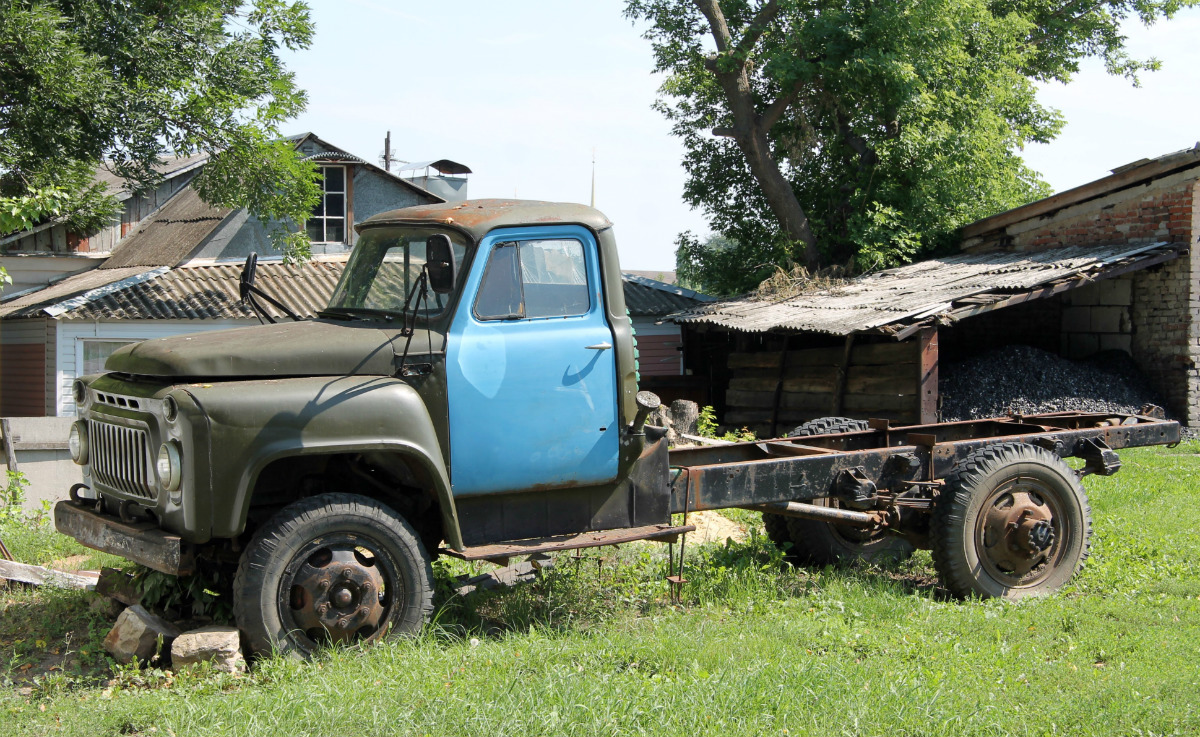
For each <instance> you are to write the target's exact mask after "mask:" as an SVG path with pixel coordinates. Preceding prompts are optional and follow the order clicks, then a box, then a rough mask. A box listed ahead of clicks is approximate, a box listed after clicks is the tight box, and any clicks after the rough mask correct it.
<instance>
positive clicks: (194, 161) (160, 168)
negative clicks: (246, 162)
mask: <svg viewBox="0 0 1200 737" xmlns="http://www.w3.org/2000/svg"><path fill="white" fill-rule="evenodd" d="M208 158H209V156H208V154H207V153H197V154H192V155H191V156H170V157H167V158H165V159H162V160H161V161H160V162H159V163H158V164H157V165H155V167H154V170H155V171H156V172H158V173H159V174H161V175H162V176H163V178H164V179H170V178H172V177H173V176H175V175H176V174H180V173H183V172H185V171H188V170H190V169H194V168H196V167H197V166H199V165H201V164H204V163H205V162H207V161H208ZM95 179H96V181H97V182H99V183H100V184H103V185H104V186H105V188H106V189H107V190H108V193H109V194H112V195H116V197H117V199H118V200H127V199H129V198H130V197H132V196H133V194H132V193H130V192H129V190H127V189H125V183H126V181H127V180H126V179H125V178H124V177H119V176H117V175H116V174H113V173H112V172H111V171H109V170H108V167H107V166H106V165H104V164H101V165H100V166H98V167H96V174H95Z"/></svg>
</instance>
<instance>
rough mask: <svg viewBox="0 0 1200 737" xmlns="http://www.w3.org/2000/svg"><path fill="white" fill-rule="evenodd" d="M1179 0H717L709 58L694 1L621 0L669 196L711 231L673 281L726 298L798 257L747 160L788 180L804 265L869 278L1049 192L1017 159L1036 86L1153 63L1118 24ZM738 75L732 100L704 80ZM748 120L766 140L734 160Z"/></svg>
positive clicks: (683, 248)
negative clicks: (846, 269)
mask: <svg viewBox="0 0 1200 737" xmlns="http://www.w3.org/2000/svg"><path fill="white" fill-rule="evenodd" d="M1196 2H1197V0H1098V1H1097V2H1088V3H1062V2H1058V1H1057V0H896V1H895V2H887V3H880V2H874V1H873V0H848V1H846V0H770V1H769V2H761V1H759V0H723V1H722V2H720V3H719V4H717V3H713V5H714V6H717V9H718V11H723V17H724V19H725V21H726V22H727V24H728V27H729V33H730V38H731V43H730V44H729V45H728V46H727V47H725V48H720V47H719V48H718V50H717V51H716V52H714V50H713V39H712V38H710V36H711V35H712V34H711V24H710V22H709V20H708V18H706V16H705V14H704V13H703V12H702V11H701V7H702V6H707V5H708V4H709V0H627V2H626V8H625V12H626V15H628V16H629V17H631V18H636V19H640V20H644V21H648V22H649V23H650V27H649V29H648V30H647V32H646V38H647V39H648V40H649V41H650V42H651V45H652V48H653V51H654V55H655V71H657V72H660V73H663V74H665V75H666V80H665V82H664V83H663V85H662V87H661V90H660V98H659V101H658V102H657V104H656V108H657V109H658V110H659V111H660V112H661V113H662V114H663V115H664V116H666V118H667V119H668V120H669V121H671V123H672V124H673V129H672V130H673V133H674V135H676V136H678V137H679V138H681V139H682V140H683V142H684V144H685V151H686V153H685V155H684V161H683V164H684V167H685V169H686V170H687V173H688V180H687V183H686V185H685V189H684V197H685V200H686V201H687V202H688V203H689V204H691V205H693V206H694V207H697V208H700V209H702V210H703V211H704V212H705V213H706V214H707V216H708V218H709V222H710V225H711V227H712V229H713V231H715V232H716V233H717V234H718V235H719V236H720V238H718V239H715V240H712V241H710V242H708V243H703V242H700V241H698V240H697V239H696V238H695V237H694V236H691V235H690V234H684V236H682V237H681V239H680V241H679V244H678V245H679V246H680V248H679V250H678V254H677V255H678V260H679V264H678V269H679V271H680V273H681V274H688V275H690V277H691V278H693V279H696V278H698V277H699V278H700V280H701V281H703V282H704V283H705V284H706V285H707V284H709V283H713V284H716V285H717V286H718V291H719V292H720V293H724V294H729V293H736V292H742V291H748V290H749V289H751V288H753V287H754V286H755V284H757V280H761V278H763V277H764V275H766V274H769V273H770V271H771V268H770V267H773V266H775V265H779V266H783V267H784V268H789V267H790V263H791V262H795V263H805V259H804V254H803V252H802V246H801V244H800V243H797V242H794V241H793V240H792V239H791V238H790V237H789V236H788V235H787V234H786V233H785V232H784V231H785V230H786V229H784V228H782V227H781V225H780V215H779V213H778V211H777V209H778V208H777V207H776V205H775V203H774V202H772V201H768V198H767V196H766V195H765V194H764V186H763V184H762V182H763V175H762V174H761V171H755V170H754V167H755V166H758V167H759V169H762V168H764V167H765V168H766V169H773V170H775V171H777V172H779V173H781V174H782V176H783V177H784V178H785V179H786V181H787V182H788V183H790V186H791V189H792V192H793V193H794V195H795V198H796V201H798V203H799V205H800V207H801V208H802V209H803V211H804V213H806V214H807V217H808V220H809V224H810V225H811V229H812V231H813V233H814V235H815V237H816V241H817V243H818V245H819V247H820V250H821V252H822V254H823V259H822V263H839V264H840V263H845V262H847V261H848V260H850V259H851V258H853V259H854V260H855V263H856V264H857V267H858V269H859V270H860V271H861V270H870V269H878V268H884V267H888V266H892V265H895V264H899V263H904V262H907V261H908V260H910V259H911V258H913V257H914V256H916V255H924V254H930V253H935V252H938V251H939V250H942V249H947V248H949V247H951V246H952V245H953V244H954V243H955V242H956V236H955V232H956V230H957V229H958V228H959V227H961V226H962V225H964V224H967V223H970V222H972V221H974V220H977V219H979V218H982V217H986V216H988V215H991V214H994V213H996V212H999V211H1002V210H1005V209H1008V208H1011V207H1014V206H1017V205H1020V204H1024V203H1025V202H1028V201H1030V200H1031V199H1034V198H1037V197H1041V196H1044V195H1046V194H1048V193H1049V189H1048V187H1047V186H1046V185H1045V183H1044V182H1042V181H1041V180H1040V179H1039V177H1038V175H1037V174H1036V173H1035V172H1033V171H1031V170H1030V169H1029V168H1028V167H1027V166H1026V165H1025V163H1024V161H1023V160H1022V159H1021V157H1020V155H1019V151H1020V150H1021V148H1022V147H1023V146H1024V145H1025V144H1027V143H1031V142H1047V141H1050V140H1052V139H1053V138H1054V137H1055V136H1056V135H1057V134H1058V133H1059V131H1060V130H1061V128H1062V125H1063V119H1062V116H1061V115H1060V114H1059V113H1058V111H1056V110H1053V109H1050V108H1047V107H1045V106H1043V105H1042V104H1040V103H1039V102H1038V100H1037V95H1036V92H1037V87H1036V85H1037V84H1038V83H1040V82H1046V81H1050V80H1057V81H1061V82H1067V81H1069V80H1070V79H1071V77H1072V75H1073V74H1074V73H1075V72H1076V71H1077V70H1078V68H1079V64H1080V62H1081V61H1082V60H1083V59H1085V58H1089V57H1099V58H1101V59H1103V60H1104V62H1105V64H1106V66H1107V68H1108V70H1109V71H1110V72H1111V73H1113V74H1120V75H1123V76H1125V77H1128V78H1130V79H1131V80H1133V81H1134V82H1135V83H1136V80H1137V75H1138V73H1139V72H1142V71H1147V70H1153V69H1156V68H1157V67H1158V62H1157V61H1156V60H1154V59H1147V60H1138V59H1133V58H1131V57H1130V56H1129V55H1128V54H1127V53H1126V51H1125V48H1124V43H1125V37H1124V36H1123V35H1122V34H1121V31H1120V25H1121V23H1122V21H1124V20H1125V19H1127V18H1138V19H1140V20H1141V21H1142V22H1144V23H1152V22H1154V21H1155V20H1157V19H1160V18H1169V17H1171V16H1172V15H1173V14H1174V13H1175V12H1176V11H1177V10H1179V9H1180V8H1182V7H1187V6H1192V5H1195V4H1196ZM709 9H710V10H711V8H709ZM739 69H744V71H745V75H744V83H745V85H744V86H745V87H746V88H747V89H748V97H747V98H746V100H745V102H746V105H745V109H741V108H739V107H738V106H737V105H736V104H734V103H736V102H738V101H737V99H735V97H736V96H735V95H733V93H731V92H730V91H729V89H727V87H726V86H723V85H724V82H719V80H720V79H721V78H720V75H721V74H725V73H731V72H733V71H737V70H739ZM753 126H760V127H761V128H763V129H765V130H764V132H763V135H764V136H765V138H764V139H763V140H764V141H765V142H766V148H765V150H762V151H755V150H753V149H752V147H751V149H749V150H750V153H748V152H747V151H748V148H747V146H748V144H747V143H746V141H749V140H750V139H751V138H752V136H750V133H749V132H748V131H751V129H752V128H753ZM751 143H753V141H751ZM751 154H755V155H751Z"/></svg>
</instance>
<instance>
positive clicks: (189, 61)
mask: <svg viewBox="0 0 1200 737" xmlns="http://www.w3.org/2000/svg"><path fill="white" fill-rule="evenodd" d="M312 34H313V28H312V24H311V22H310V20H309V13H308V8H307V6H306V5H305V4H304V3H303V2H288V1H287V0H252V1H251V2H245V3H243V2H238V1H236V0H186V1H184V2H172V3H162V2H158V0H130V1H129V2H123V3H119V4H113V3H111V2H107V1H106V0H31V1H29V2H8V3H4V4H0V79H3V80H4V84H3V85H0V233H7V232H11V231H13V230H21V229H24V228H28V227H31V226H32V225H34V224H37V223H39V222H42V221H44V220H45V219H47V218H50V217H54V218H62V219H65V220H66V221H67V222H68V223H69V224H70V225H71V226H72V227H73V228H74V229H76V230H81V231H86V230H88V229H90V228H94V227H96V226H97V225H99V224H100V223H103V222H106V221H108V220H109V219H110V218H111V217H112V215H113V213H114V212H116V210H117V205H116V202H115V200H114V198H113V197H112V193H109V192H105V190H104V189H103V187H101V186H99V185H96V184H95V183H94V181H93V172H94V170H95V167H96V165H97V164H98V163H99V162H101V161H103V165H104V167H105V168H107V169H108V170H109V171H111V172H112V173H114V174H116V175H118V176H120V177H123V178H125V179H126V180H127V181H128V182H129V186H130V187H131V189H133V190H144V189H148V188H152V187H154V186H156V184H157V183H158V182H159V181H160V180H161V176H160V175H159V174H158V173H157V171H156V170H155V167H156V165H157V164H158V163H159V162H160V160H161V159H162V157H164V156H166V155H170V154H174V155H179V156H187V155H192V154H195V153H199V152H215V155H214V157H213V160H212V161H211V162H210V163H209V164H208V165H207V166H206V168H205V171H204V172H203V173H202V174H201V175H200V177H199V179H198V181H197V189H198V191H199V192H200V194H201V196H202V197H203V198H204V199H205V200H206V201H207V202H210V203H212V204H214V205H219V206H227V207H245V208H246V209H248V210H249V212H250V214H251V215H254V216H255V217H258V218H259V219H260V220H262V221H264V222H270V221H278V222H281V223H284V224H286V225H281V226H279V227H277V228H275V230H274V231H273V232H272V233H271V236H272V239H273V241H274V243H275V244H276V246H277V247H279V248H280V249H281V250H283V251H284V253H285V255H287V256H288V257H303V256H305V255H306V254H307V240H306V239H304V238H302V237H301V235H299V234H297V233H296V225H295V224H298V223H302V222H303V221H304V219H305V218H306V217H307V215H308V213H309V212H310V211H311V209H312V207H313V206H314V205H315V204H316V202H317V200H318V197H319V188H318V186H317V184H316V182H315V179H314V176H315V167H313V165H312V164H310V163H305V162H302V161H300V160H298V159H297V157H295V156H294V155H291V149H290V146H287V145H286V144H285V143H281V142H279V141H277V140H275V139H277V138H278V137H279V126H280V124H282V123H283V122H284V121H286V120H288V119H290V118H292V117H294V116H295V115H297V114H298V113H299V112H301V111H302V110H303V109H304V105H305V99H306V98H305V95H304V93H303V91H301V90H299V89H298V88H297V87H296V85H295V80H294V77H293V75H292V73H291V72H289V71H288V70H287V69H286V68H285V67H284V65H283V62H282V61H281V59H280V57H279V51H280V49H281V48H287V49H300V48H306V47H308V45H309V44H310V43H311V41H312ZM285 154H287V155H285Z"/></svg>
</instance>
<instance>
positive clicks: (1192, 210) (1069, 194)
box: [962, 145, 1200, 426]
mask: <svg viewBox="0 0 1200 737" xmlns="http://www.w3.org/2000/svg"><path fill="white" fill-rule="evenodd" d="M1198 237H1200V145H1198V146H1197V148H1193V149H1188V150H1185V151H1180V152H1177V153H1173V154H1168V155H1166V156H1162V157H1159V158H1157V159H1143V160H1142V161H1137V162H1134V163H1132V164H1127V165H1125V166H1122V167H1119V168H1117V169H1114V170H1113V172H1112V174H1111V175H1110V176H1107V177H1104V178H1103V179H1099V180H1097V181H1094V182H1091V183H1089V184H1085V185H1083V186H1081V187H1076V188H1075V189H1071V190H1068V191H1066V192H1061V193H1059V194H1056V195H1054V196H1053V197H1048V198H1046V199H1044V200H1039V201H1037V202H1032V203H1030V204H1028V205H1025V206H1024V207H1019V208H1017V209H1015V210H1011V211H1009V212H1005V213H1001V214H999V215H995V216H993V217H990V218H987V219H986V220H980V221H979V222H976V223H973V224H971V225H969V226H967V227H966V228H964V229H963V246H962V247H963V251H964V252H965V253H983V252H989V251H1011V252H1027V253H1028V252H1038V251H1044V250H1046V249H1052V248H1059V247H1062V246H1071V245H1084V246H1086V245H1091V244H1106V245H1107V244H1129V245H1137V244H1150V243H1156V242H1165V243H1171V244H1178V245H1179V246H1180V247H1181V249H1182V250H1183V251H1184V252H1183V253H1182V254H1181V255H1180V257H1178V258H1175V259H1171V260H1169V261H1165V262H1163V263H1161V264H1156V265H1153V268H1141V269H1138V270H1132V271H1129V272H1128V273H1125V274H1119V275H1114V276H1112V277H1110V278H1109V279H1106V280H1104V281H1098V282H1096V283H1095V284H1091V285H1088V286H1084V287H1081V288H1079V289H1076V290H1073V291H1071V292H1067V293H1064V294H1063V295H1062V296H1061V297H1060V298H1058V299H1057V300H1055V301H1054V302H1051V303H1048V304H1045V305H1038V306H1037V308H1038V309H1037V311H1038V312H1041V313H1042V314H1041V315H1032V319H1036V320H1040V321H1042V322H1043V323H1046V322H1050V323H1051V324H1052V323H1053V320H1054V317H1055V316H1057V317H1058V324H1059V328H1060V333H1059V336H1058V349H1059V352H1060V353H1061V354H1062V355H1064V356H1066V357H1068V358H1086V357H1087V356H1089V355H1092V354H1094V353H1096V352H1097V351H1102V350H1111V349H1116V350H1123V351H1126V352H1128V353H1129V354H1131V355H1132V356H1133V358H1134V360H1135V361H1136V362H1137V364H1138V366H1139V367H1140V368H1141V369H1142V371H1143V372H1145V373H1146V375H1147V376H1148V377H1149V378H1150V380H1151V382H1152V383H1153V385H1154V387H1155V389H1157V390H1158V391H1159V392H1160V393H1161V394H1162V395H1163V397H1164V399H1166V401H1167V403H1168V405H1169V409H1170V410H1171V411H1172V413H1173V414H1174V415H1175V416H1177V417H1179V418H1181V419H1182V418H1186V419H1187V422H1188V424H1190V425H1193V426H1200V367H1198V366H1197V358H1198V357H1200V320H1198V319H1197V318H1198V317H1200V284H1197V276H1198V275H1200V274H1198V272H1197V266H1196V264H1195V259H1194V258H1193V257H1192V255H1191V254H1190V253H1188V252H1187V251H1188V250H1190V249H1191V248H1192V247H1194V246H1195V244H1196V242H1197V238H1198ZM1014 317H1016V316H1014ZM1027 317H1029V316H1027ZM1047 318H1049V320H1047Z"/></svg>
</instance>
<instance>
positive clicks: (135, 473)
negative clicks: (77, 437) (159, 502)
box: [88, 420, 158, 500]
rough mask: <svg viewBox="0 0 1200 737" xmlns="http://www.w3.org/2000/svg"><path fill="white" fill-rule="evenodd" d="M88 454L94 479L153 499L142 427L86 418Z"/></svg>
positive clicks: (146, 440)
mask: <svg viewBox="0 0 1200 737" xmlns="http://www.w3.org/2000/svg"><path fill="white" fill-rule="evenodd" d="M88 443H89V445H90V446H91V447H90V449H89V451H88V454H89V455H90V462H91V465H92V474H93V475H94V476H95V477H96V481H98V482H100V483H101V484H104V485H105V486H107V487H109V488H110V489H114V490H116V491H120V492H123V493H125V494H129V495H130V496H136V497H141V498H142V499H151V500H153V499H155V498H157V496H158V488H157V485H156V484H154V483H151V482H152V481H154V479H153V478H152V476H151V474H152V473H153V471H152V470H151V469H152V468H153V467H152V466H151V465H150V439H149V437H148V436H147V433H146V431H145V430H142V429H140V428H136V427H125V426H123V425H111V424H109V423H107V422H97V421H95V420H88Z"/></svg>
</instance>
